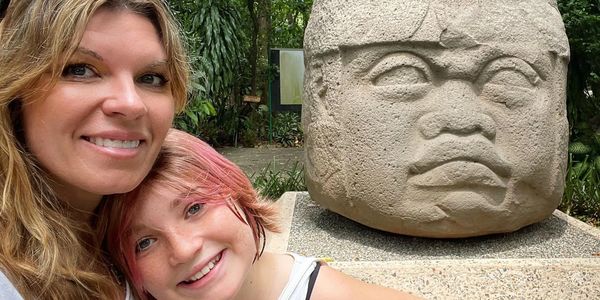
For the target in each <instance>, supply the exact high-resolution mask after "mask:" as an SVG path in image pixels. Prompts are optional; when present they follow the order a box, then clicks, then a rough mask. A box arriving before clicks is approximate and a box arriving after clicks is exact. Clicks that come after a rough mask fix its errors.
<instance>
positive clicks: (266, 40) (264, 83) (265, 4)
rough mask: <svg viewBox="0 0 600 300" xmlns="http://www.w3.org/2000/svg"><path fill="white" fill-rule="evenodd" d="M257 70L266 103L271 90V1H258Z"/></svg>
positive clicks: (262, 96)
mask: <svg viewBox="0 0 600 300" xmlns="http://www.w3.org/2000/svg"><path fill="white" fill-rule="evenodd" d="M257 3H258V5H257V17H258V37H257V48H256V50H257V51H256V52H257V68H258V73H259V74H260V75H259V76H258V82H259V85H260V87H259V89H260V91H261V93H260V98H261V102H263V103H266V99H267V92H268V89H269V76H268V75H269V74H268V72H269V66H268V62H269V44H270V40H271V17H270V16H271V0H257Z"/></svg>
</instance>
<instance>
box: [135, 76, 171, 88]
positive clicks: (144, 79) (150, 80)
mask: <svg viewBox="0 0 600 300" xmlns="http://www.w3.org/2000/svg"><path fill="white" fill-rule="evenodd" d="M138 81H139V82H140V83H143V84H147V85H150V86H153V87H162V86H165V85H166V84H167V79H166V78H165V76H163V75H160V74H144V75H142V76H141V77H140V78H139V79H138Z"/></svg>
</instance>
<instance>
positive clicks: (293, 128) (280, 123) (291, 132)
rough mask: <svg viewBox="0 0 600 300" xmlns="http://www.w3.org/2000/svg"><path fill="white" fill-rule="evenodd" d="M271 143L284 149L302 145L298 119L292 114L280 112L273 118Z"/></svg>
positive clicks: (300, 127)
mask: <svg viewBox="0 0 600 300" xmlns="http://www.w3.org/2000/svg"><path fill="white" fill-rule="evenodd" d="M273 141H274V142H276V143H279V144H281V145H282V146H284V147H298V146H301V145H302V143H303V135H302V126H301V123H300V117H299V116H298V114H296V113H293V112H282V113H279V114H277V115H275V117H274V118H273Z"/></svg>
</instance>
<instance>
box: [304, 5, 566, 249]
mask: <svg viewBox="0 0 600 300" xmlns="http://www.w3.org/2000/svg"><path fill="white" fill-rule="evenodd" d="M304 46H305V60H306V61H305V63H306V71H305V97H304V101H305V103H304V108H303V126H304V132H305V139H306V155H307V162H306V176H307V184H308V190H309V192H310V194H311V197H312V198H313V199H314V200H315V201H317V202H319V203H320V204H321V205H323V206H325V207H327V208H329V209H330V210H332V211H334V212H337V213H339V214H342V215H344V216H346V217H348V218H350V219H353V220H355V221H358V222H360V223H363V224H365V225H367V226H371V227H374V228H378V229H382V230H386V231H390V232H396V233H401V234H407V235H415V236H426V237H466V236H477V235H484V234H490V233H498V232H510V231H514V230H516V229H519V228H521V227H523V226H526V225H529V224H532V223H534V222H537V221H540V220H542V219H544V218H546V217H547V216H549V215H550V214H551V213H552V211H553V210H554V209H555V208H556V207H557V206H558V204H559V202H560V199H561V195H562V191H563V183H564V182H563V181H564V174H565V167H566V145H567V140H568V124H567V119H566V115H565V114H566V108H565V83H566V74H567V64H568V58H569V46H568V40H567V37H566V35H565V31H564V26H563V23H562V20H561V16H560V14H559V11H558V9H557V7H556V2H555V1H548V0H506V1H475V0H462V1H454V0H443V1H438V0H430V1H423V0H412V1H396V0H355V1H345V0H322V1H319V0H316V1H315V4H314V7H313V11H312V15H311V18H310V21H309V25H308V27H307V30H306V35H305V45H304Z"/></svg>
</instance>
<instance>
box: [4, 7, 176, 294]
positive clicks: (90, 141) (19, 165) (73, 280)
mask: <svg viewBox="0 0 600 300" xmlns="http://www.w3.org/2000/svg"><path fill="white" fill-rule="evenodd" d="M2 4H3V5H0V8H1V9H2V11H0V149H1V150H0V190H1V191H2V193H1V194H0V232H2V236H1V237H0V272H2V273H0V295H11V296H9V297H14V298H21V297H23V298H26V299H119V298H120V299H123V298H124V296H125V295H124V292H125V287H124V286H119V285H118V284H117V281H116V280H115V279H114V278H113V276H112V274H111V272H110V270H109V266H108V265H109V263H108V262H107V260H106V258H105V257H104V255H102V253H101V249H100V241H99V240H98V239H97V238H96V234H95V232H96V231H98V230H99V231H100V234H101V233H102V228H101V227H99V224H98V222H97V221H96V218H95V217H94V216H95V211H96V209H97V207H99V206H101V204H102V203H103V201H104V198H103V195H108V194H115V193H123V192H128V191H130V190H132V189H133V188H135V187H136V186H137V185H138V184H139V183H140V182H141V181H142V179H143V178H144V177H145V176H146V174H147V173H148V171H149V170H150V168H151V167H152V164H153V162H154V160H155V159H156V156H157V155H158V152H159V150H160V146H161V144H162V142H163V139H164V137H165V136H166V134H167V131H168V129H169V128H170V126H171V123H172V120H173V116H174V111H175V110H179V109H181V108H182V107H183V105H184V102H185V99H186V94H187V81H188V71H187V70H188V66H187V63H186V58H185V54H184V51H183V46H182V43H181V41H180V40H179V31H178V28H177V26H176V23H175V22H174V20H173V18H172V16H171V15H170V13H169V11H168V9H167V7H166V6H165V4H164V3H163V1H162V0H18V1H16V0H13V1H10V3H8V1H2ZM15 288H16V289H15ZM16 290H18V292H17V291H16Z"/></svg>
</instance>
